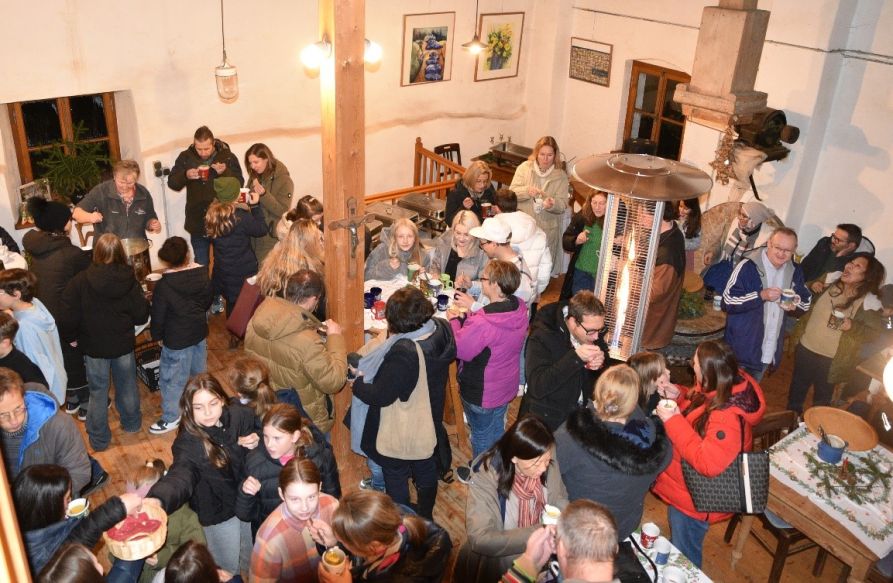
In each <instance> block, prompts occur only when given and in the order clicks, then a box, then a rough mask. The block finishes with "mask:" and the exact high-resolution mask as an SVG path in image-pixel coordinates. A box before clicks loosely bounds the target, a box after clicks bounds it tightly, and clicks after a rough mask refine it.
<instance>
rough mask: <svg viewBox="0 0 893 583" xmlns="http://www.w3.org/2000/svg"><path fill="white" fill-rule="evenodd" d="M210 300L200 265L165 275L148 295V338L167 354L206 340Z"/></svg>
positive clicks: (206, 274) (205, 273) (209, 293)
mask: <svg viewBox="0 0 893 583" xmlns="http://www.w3.org/2000/svg"><path fill="white" fill-rule="evenodd" d="M211 300H212V294H211V280H210V279H208V268H207V267H205V266H204V265H199V266H196V267H192V268H190V269H184V270H183V271H169V272H167V273H165V274H164V276H163V277H162V278H161V281H159V282H158V283H157V284H156V285H155V291H154V292H153V293H152V338H153V339H155V340H161V341H162V342H163V343H164V345H165V347H167V348H170V349H171V350H182V349H184V348H188V347H190V346H194V345H196V344H198V343H199V342H201V341H202V340H204V339H205V338H207V337H208V316H207V313H206V312H207V311H208V308H210V307H211Z"/></svg>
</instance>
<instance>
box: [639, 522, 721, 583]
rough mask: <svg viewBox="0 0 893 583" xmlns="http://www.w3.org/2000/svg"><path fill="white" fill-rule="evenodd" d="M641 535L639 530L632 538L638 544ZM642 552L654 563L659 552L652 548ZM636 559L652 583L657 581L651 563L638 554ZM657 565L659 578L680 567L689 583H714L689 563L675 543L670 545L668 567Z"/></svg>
mask: <svg viewBox="0 0 893 583" xmlns="http://www.w3.org/2000/svg"><path fill="white" fill-rule="evenodd" d="M639 534H640V531H639V530H637V531H635V532H634V533H632V534H631V535H630V536H631V537H633V538H634V539H635V541H636V542H637V543H638V542H639V540H640V538H639ZM640 546H641V545H640ZM642 550H643V551H644V552H645V554H646V555H648V558H649V559H651V560H652V561H653V560H654V558H655V557H656V556H657V551H655V550H654V547H651V548H650V549H645V548H643V549H642ZM636 558H637V559H639V563H641V564H642V567H643V568H644V569H645V572H646V573H648V576H649V577H651V580H652V581H654V580H655V579H654V571H653V569H652V568H651V563H649V562H648V561H647V560H646V559H645V558H644V557H643V556H642V555H641V554H640V553H638V552H636ZM655 565H656V566H657V574H658V577H659V578H660V577H661V576H663V572H664V569H665V568H666V567H671V566H672V567H678V568H679V569H682V570H683V571H684V572H685V578H686V581H688V583H695V582H698V583H712V579H710V577H708V576H707V575H705V574H704V571H701V570H700V569H698V568H697V567H695V564H694V563H692V562H691V561H689V560H688V557H686V556H685V555H683V554H682V553H681V552H679V549H677V548H676V547H675V546H673V543H670V558H669V560H668V561H667V564H666V565H657V564H656V563H655Z"/></svg>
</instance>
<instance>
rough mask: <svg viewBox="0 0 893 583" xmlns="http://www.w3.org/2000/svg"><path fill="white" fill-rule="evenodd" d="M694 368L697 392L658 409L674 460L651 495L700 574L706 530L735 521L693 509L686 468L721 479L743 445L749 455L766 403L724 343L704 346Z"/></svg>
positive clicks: (674, 540) (665, 401) (682, 394)
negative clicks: (663, 504)
mask: <svg viewBox="0 0 893 583" xmlns="http://www.w3.org/2000/svg"><path fill="white" fill-rule="evenodd" d="M692 366H693V367H694V371H695V386H694V388H692V389H690V390H686V389H684V388H682V390H681V391H680V394H679V396H678V397H677V398H676V399H675V401H674V400H672V399H663V400H661V401H660V403H658V406H657V408H656V409H655V414H656V415H657V416H658V417H659V418H660V419H661V421H663V422H664V428H665V430H666V433H667V437H669V438H670V442H671V443H672V444H673V459H672V461H671V462H670V465H669V466H668V467H667V469H666V470H664V471H663V473H661V474H660V475H659V476H658V477H657V481H656V482H655V484H654V487H653V488H652V490H653V492H654V494H655V495H656V496H658V497H659V498H661V499H662V500H663V501H664V502H666V503H667V514H668V516H669V523H670V531H671V535H672V536H671V541H672V543H673V545H675V546H676V548H678V549H679V550H680V551H681V552H682V553H683V554H684V555H685V556H686V557H688V558H689V559H690V560H691V562H692V563H694V564H695V566H697V567H698V568H700V567H701V556H702V552H703V545H704V536H705V535H706V534H707V529H708V527H709V526H710V524H712V523H715V522H721V521H723V520H727V519H729V518H730V517H731V516H732V515H731V514H727V513H719V512H711V513H709V514H708V513H703V512H698V511H697V510H696V509H695V505H694V502H692V498H691V494H690V493H689V491H688V486H687V485H686V484H685V479H684V478H683V476H682V462H683V460H684V461H685V462H686V463H688V464H689V465H691V466H692V467H693V468H694V469H695V470H696V471H697V472H698V473H700V474H703V475H705V476H709V477H715V476H718V475H719V474H721V473H722V472H723V471H725V469H726V468H727V467H728V466H729V464H731V463H732V462H733V461H734V460H735V458H737V457H738V454H739V453H740V452H741V451H742V447H741V446H742V443H743V445H744V451H750V449H751V447H752V444H753V438H752V435H751V433H752V429H753V427H754V426H755V425H756V424H757V423H759V422H760V420H761V419H762V418H763V413H764V412H765V411H766V401H765V399H764V398H763V390H762V389H761V388H760V385H758V384H757V382H756V381H755V380H754V379H753V377H751V376H750V375H749V374H747V373H746V372H744V370H742V369H740V368H739V367H738V359H737V358H735V354H734V353H733V352H732V349H731V348H729V346H728V345H727V344H726V343H725V342H721V341H714V340H709V341H707V342H702V343H701V344H700V345H699V346H698V348H697V350H696V351H695V356H694V359H693V361H692Z"/></svg>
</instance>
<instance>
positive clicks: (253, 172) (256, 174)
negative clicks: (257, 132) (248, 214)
mask: <svg viewBox="0 0 893 583" xmlns="http://www.w3.org/2000/svg"><path fill="white" fill-rule="evenodd" d="M245 169H246V170H247V171H248V180H246V181H245V186H247V187H248V188H250V189H251V191H252V192H254V193H257V195H258V196H259V197H260V208H261V210H263V213H264V222H265V223H266V225H267V231H268V233H267V235H264V236H263V237H259V238H257V239H255V240H254V241H253V243H254V254H255V255H257V260H258V261H263V260H264V258H266V256H267V254H268V253H269V252H270V251H271V250H272V249H273V245H275V244H276V233H275V231H274V230H273V229H274V226H275V225H276V221H278V220H279V217H281V216H282V215H283V214H284V213H286V212H288V207H289V206H291V195H292V192H294V190H295V185H294V182H292V179H291V176H289V174H288V168H286V167H285V164H283V163H282V162H281V161H279V160H277V159H276V157H275V156H273V152H271V151H270V148H269V147H268V146H267V145H266V144H252V145H251V147H250V148H248V151H247V152H245Z"/></svg>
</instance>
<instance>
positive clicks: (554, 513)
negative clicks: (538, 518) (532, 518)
mask: <svg viewBox="0 0 893 583" xmlns="http://www.w3.org/2000/svg"><path fill="white" fill-rule="evenodd" d="M559 518H561V510H559V509H558V508H557V507H555V506H552V505H551V504H546V507H545V508H543V515H542V520H543V524H558V519H559Z"/></svg>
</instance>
